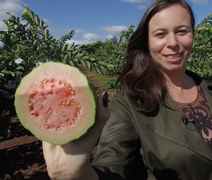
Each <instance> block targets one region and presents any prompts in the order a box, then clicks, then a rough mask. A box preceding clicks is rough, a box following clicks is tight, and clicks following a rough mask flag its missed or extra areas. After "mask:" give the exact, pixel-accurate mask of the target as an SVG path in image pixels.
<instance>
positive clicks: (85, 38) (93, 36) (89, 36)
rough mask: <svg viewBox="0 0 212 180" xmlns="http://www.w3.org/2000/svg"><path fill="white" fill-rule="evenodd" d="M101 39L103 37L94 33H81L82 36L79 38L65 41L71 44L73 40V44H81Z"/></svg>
mask: <svg viewBox="0 0 212 180" xmlns="http://www.w3.org/2000/svg"><path fill="white" fill-rule="evenodd" d="M103 40H104V38H102V37H100V36H98V35H96V34H92V33H86V34H84V35H83V37H82V38H81V39H72V40H68V41H66V43H68V44H71V43H73V42H74V43H75V44H78V45H83V44H91V43H94V42H96V41H103Z"/></svg>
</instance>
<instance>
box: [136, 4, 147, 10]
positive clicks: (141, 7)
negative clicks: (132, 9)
mask: <svg viewBox="0 0 212 180" xmlns="http://www.w3.org/2000/svg"><path fill="white" fill-rule="evenodd" d="M147 8H148V7H147V6H145V5H139V6H138V9H142V10H143V9H144V10H146V9H147Z"/></svg>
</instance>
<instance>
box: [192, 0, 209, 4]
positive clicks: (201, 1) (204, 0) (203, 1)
mask: <svg viewBox="0 0 212 180" xmlns="http://www.w3.org/2000/svg"><path fill="white" fill-rule="evenodd" d="M190 1H191V2H193V3H197V4H207V3H208V0H190Z"/></svg>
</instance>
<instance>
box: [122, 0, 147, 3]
mask: <svg viewBox="0 0 212 180" xmlns="http://www.w3.org/2000/svg"><path fill="white" fill-rule="evenodd" d="M120 1H121V2H129V3H143V2H147V1H148V0H120Z"/></svg>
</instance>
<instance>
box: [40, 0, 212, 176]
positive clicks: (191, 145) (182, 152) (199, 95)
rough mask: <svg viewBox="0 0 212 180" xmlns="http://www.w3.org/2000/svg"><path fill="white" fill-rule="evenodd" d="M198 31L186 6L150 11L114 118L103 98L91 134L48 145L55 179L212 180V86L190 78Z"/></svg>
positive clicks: (179, 1)
mask: <svg viewBox="0 0 212 180" xmlns="http://www.w3.org/2000/svg"><path fill="white" fill-rule="evenodd" d="M194 24H195V22H194V16H193V13H192V10H191V8H190V7H189V5H188V4H187V3H186V2H185V1H183V0H156V1H155V2H154V3H153V4H152V5H151V6H150V7H149V9H148V10H147V11H146V13H145V14H144V16H143V18H142V20H141V22H140V24H139V26H138V28H137V29H136V31H135V32H134V34H133V35H132V37H131V39H130V41H129V44H128V47H127V50H126V54H125V60H124V65H123V70H122V73H121V75H120V78H119V79H118V81H119V82H120V83H121V85H122V87H123V90H122V91H120V92H119V94H118V95H117V96H116V97H115V98H114V100H113V103H112V106H111V109H110V112H109V110H108V108H104V107H103V105H102V101H101V97H99V100H98V111H97V119H98V121H97V122H96V124H95V125H94V126H93V127H92V128H91V129H90V130H89V131H88V133H86V134H85V135H84V136H83V137H81V138H80V139H78V140H75V141H73V142H70V143H68V144H66V145H64V146H54V145H51V144H49V143H46V142H43V150H44V157H45V160H46V164H47V169H48V173H49V175H50V177H51V178H52V179H57V180H60V179H61V180H65V179H67V180H68V179H70V180H71V179H82V180H85V179H88V180H104V179H110V180H141V179H149V180H150V179H151V180H153V179H163V180H165V179H186V180H190V179H192V180H197V179H198V180H199V179H204V180H209V179H212V129H211V127H212V116H211V113H212V83H209V82H206V81H204V80H202V79H201V78H200V77H199V76H197V75H196V74H194V73H192V72H189V71H186V62H187V59H188V57H189V55H190V54H191V51H192V43H193V37H194ZM110 113H111V114H110ZM109 115H110V118H109V120H108V121H107V119H108V117H109ZM105 121H107V123H106V125H105V126H104V123H105ZM103 126H104V129H103V131H102V132H101V129H102V127H103ZM100 133H101V138H100V142H99V147H98V153H97V157H96V158H95V159H94V161H93V163H92V165H90V163H89V157H90V153H91V151H92V149H93V147H94V145H95V143H96V141H97V139H98V134H100Z"/></svg>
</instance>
